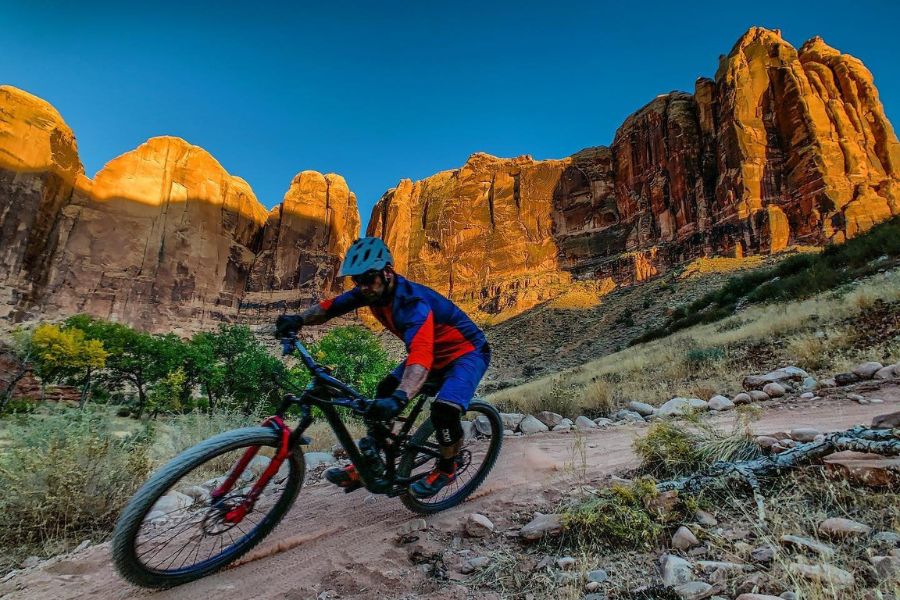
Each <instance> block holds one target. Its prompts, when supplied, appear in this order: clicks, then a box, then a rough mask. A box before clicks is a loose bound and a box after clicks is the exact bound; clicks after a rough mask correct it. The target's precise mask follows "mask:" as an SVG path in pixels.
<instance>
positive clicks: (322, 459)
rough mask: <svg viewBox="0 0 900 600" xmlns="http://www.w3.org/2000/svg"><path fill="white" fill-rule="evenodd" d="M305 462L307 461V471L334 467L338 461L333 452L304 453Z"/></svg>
mask: <svg viewBox="0 0 900 600" xmlns="http://www.w3.org/2000/svg"><path fill="white" fill-rule="evenodd" d="M303 460H305V461H306V468H307V469H315V468H316V467H321V466H322V465H333V464H335V463H337V459H335V458H334V455H332V454H331V452H304V453H303Z"/></svg>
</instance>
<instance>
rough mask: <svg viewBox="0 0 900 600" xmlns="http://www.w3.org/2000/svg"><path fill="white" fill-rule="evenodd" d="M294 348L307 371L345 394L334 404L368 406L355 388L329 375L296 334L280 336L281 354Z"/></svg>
mask: <svg viewBox="0 0 900 600" xmlns="http://www.w3.org/2000/svg"><path fill="white" fill-rule="evenodd" d="M294 350H296V351H297V352H298V353H299V354H300V360H302V361H303V364H304V365H305V366H306V368H307V369H309V372H310V373H311V374H312V376H313V377H314V378H317V379H319V380H321V381H322V382H323V383H325V384H327V385H328V386H330V387H333V388H337V389H338V390H340V391H341V392H343V393H345V394H347V396H348V397H347V398H338V399H336V400H337V401H336V402H334V404H337V405H341V406H347V407H348V408H353V409H354V410H357V411H361V412H362V411H365V410H366V408H367V407H368V402H367V400H366V399H365V398H364V397H363V396H362V394H360V393H359V392H357V391H356V390H355V389H353V388H352V387H350V386H349V385H347V384H346V383H344V382H343V381H340V380H338V379H336V378H334V377H332V376H331V375H329V373H328V370H327V369H326V368H325V367H324V366H323V365H320V364H319V363H317V362H316V360H315V359H314V358H313V357H312V354H310V353H309V350H307V349H306V346H304V345H303V343H302V342H300V340H299V339H298V338H297V334H296V333H294V334H292V335H288V336H285V337H283V338H281V352H282V355H283V356H288V355H289V354H291V353H292V352H293V351H294ZM354 403H355V404H356V406H352V404H354Z"/></svg>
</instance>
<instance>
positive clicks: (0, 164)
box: [0, 85, 84, 318]
mask: <svg viewBox="0 0 900 600" xmlns="http://www.w3.org/2000/svg"><path fill="white" fill-rule="evenodd" d="M83 172H84V169H83V168H82V166H81V161H80V160H79V158H78V147H77V145H76V144H75V136H74V135H72V130H71V129H70V128H69V126H68V125H66V123H65V121H63V119H62V117H61V116H60V114H59V113H58V112H57V111H56V109H54V108H53V107H52V106H50V104H48V103H47V102H45V101H43V100H41V99H40V98H37V97H36V96H32V95H31V94H29V93H27V92H24V91H22V90H19V89H16V88H14V87H11V86H6V85H4V86H0V318H3V317H7V316H9V315H11V314H12V313H13V312H14V311H15V310H16V307H17V306H20V305H24V304H28V303H29V302H31V301H32V299H33V298H35V297H37V296H39V295H40V294H41V292H42V289H43V286H44V283H45V282H46V277H47V274H48V270H47V266H48V262H49V260H50V258H51V257H52V255H53V252H54V250H55V247H54V245H53V240H52V236H51V232H52V231H53V228H54V226H55V224H56V221H57V218H58V215H59V212H60V210H61V209H62V207H63V206H64V205H65V204H66V203H67V202H68V200H69V197H70V196H71V195H72V190H73V188H74V186H75V182H76V180H77V179H78V178H79V177H80V176H82V174H83Z"/></svg>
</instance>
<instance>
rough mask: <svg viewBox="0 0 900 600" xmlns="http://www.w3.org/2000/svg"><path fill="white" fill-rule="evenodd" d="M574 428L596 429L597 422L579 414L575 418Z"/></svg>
mask: <svg viewBox="0 0 900 600" xmlns="http://www.w3.org/2000/svg"><path fill="white" fill-rule="evenodd" d="M575 429H579V430H585V429H597V424H596V423H594V422H593V421H591V420H590V419H588V418H587V417H585V416H584V415H581V416H580V417H578V418H577V419H575Z"/></svg>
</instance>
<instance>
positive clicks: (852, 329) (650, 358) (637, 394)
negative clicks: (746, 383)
mask: <svg viewBox="0 0 900 600" xmlns="http://www.w3.org/2000/svg"><path fill="white" fill-rule="evenodd" d="M878 302H884V303H888V304H890V303H894V304H893V305H894V306H896V303H897V302H900V271H898V270H893V271H890V272H888V273H885V274H879V275H876V276H873V277H869V278H866V279H864V280H861V281H859V282H857V283H856V284H854V285H852V286H846V287H844V288H842V289H840V290H836V291H832V292H827V293H824V294H821V295H819V296H816V297H813V298H810V299H807V300H804V301H801V302H794V303H787V304H771V305H762V306H751V307H750V308H747V309H746V310H743V311H741V312H740V313H738V314H736V315H734V316H732V317H729V318H727V319H724V320H722V321H719V322H717V323H712V324H707V325H699V326H695V327H692V328H690V329H686V330H683V331H680V332H678V333H676V334H673V335H671V336H669V337H667V338H664V339H661V340H656V341H653V342H649V343H646V344H641V345H638V346H634V347H631V348H627V349H625V350H622V351H620V352H616V353H614V354H610V355H607V356H604V357H602V358H600V359H597V360H594V361H591V362H588V363H586V364H584V365H582V366H580V367H577V368H574V369H569V370H566V371H562V372H560V373H557V374H554V375H552V376H548V377H544V378H541V379H536V380H534V381H531V382H528V383H526V384H523V385H520V386H516V387H511V388H506V389H504V390H501V391H498V392H495V393H493V394H491V395H490V396H488V399H489V400H490V401H491V402H494V403H495V404H497V405H499V406H501V407H503V408H504V409H505V410H519V411H522V412H536V411H539V410H547V408H546V406H547V404H545V402H548V401H550V400H551V399H552V398H554V397H555V396H557V395H558V393H559V392H560V391H563V392H565V393H569V394H574V396H575V399H574V400H571V401H567V402H564V403H563V402H560V401H559V400H558V399H557V400H555V401H554V402H553V403H554V405H556V406H564V407H565V406H569V407H570V411H572V412H564V411H559V410H558V411H556V412H560V413H561V414H565V415H566V416H576V415H575V413H576V412H579V411H584V412H589V411H591V410H592V409H593V410H598V409H601V408H602V407H614V406H618V405H622V404H627V402H628V401H630V400H638V401H641V402H647V403H650V404H654V405H659V404H660V403H662V402H664V401H666V400H668V399H669V398H672V397H674V396H700V397H706V396H708V395H711V394H712V393H723V394H726V395H730V394H733V393H736V392H737V391H739V390H740V381H741V379H742V378H743V376H744V375H746V374H747V373H751V372H759V371H760V370H763V369H773V368H777V367H780V366H785V365H786V364H792V363H796V362H802V363H803V364H802V365H799V366H803V367H804V368H808V369H809V370H811V372H813V374H814V375H819V376H822V377H824V376H830V375H831V374H832V373H834V372H836V371H838V370H844V369H847V368H848V367H850V366H852V365H853V364H856V363H858V362H860V361H861V360H869V359H872V358H878V359H879V360H882V362H885V361H888V360H891V361H896V360H898V359H900V332H898V333H897V334H896V335H894V337H893V338H892V339H888V340H887V341H884V342H879V343H877V344H874V345H873V344H865V343H863V344H859V343H855V342H854V339H855V336H858V335H859V332H858V331H857V329H858V327H856V326H854V325H852V324H847V323H846V321H847V320H848V319H851V318H855V317H858V316H860V315H861V314H863V313H865V312H866V311H869V310H871V309H872V307H873V306H875V305H876V303H878ZM817 332H822V333H821V334H819V333H817ZM750 347H754V348H765V349H767V350H768V351H770V352H771V354H772V359H771V361H768V362H772V361H775V360H777V361H779V362H781V363H782V364H768V362H767V361H764V360H763V359H762V358H761V357H760V355H759V353H757V352H748V348H750ZM763 358H764V357H763ZM597 381H605V382H606V384H602V385H601V387H600V390H599V392H598V390H597V389H595V388H594V387H593V386H595V384H596V382H597ZM607 384H608V385H607ZM597 399H599V400H600V401H595V400H597Z"/></svg>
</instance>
